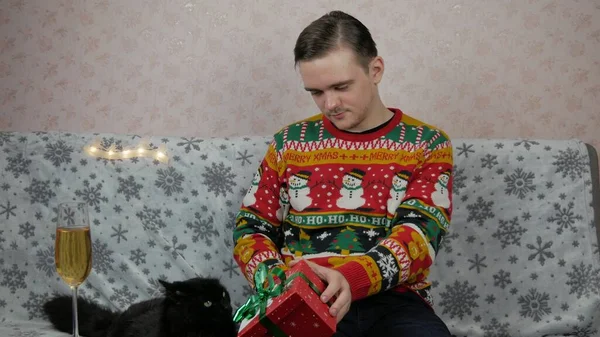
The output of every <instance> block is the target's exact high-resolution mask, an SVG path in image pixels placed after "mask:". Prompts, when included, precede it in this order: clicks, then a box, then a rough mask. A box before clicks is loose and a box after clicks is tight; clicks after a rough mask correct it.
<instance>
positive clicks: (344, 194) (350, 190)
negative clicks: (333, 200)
mask: <svg viewBox="0 0 600 337" xmlns="http://www.w3.org/2000/svg"><path fill="white" fill-rule="evenodd" d="M364 175H365V172H364V171H362V170H359V169H353V170H352V171H350V172H347V173H346V174H344V178H343V179H342V188H341V189H340V194H341V197H340V198H339V199H338V200H337V206H338V207H339V208H344V209H357V208H359V207H361V206H362V205H364V204H365V201H366V200H365V198H363V193H364V189H363V187H362V182H363V177H364Z"/></svg>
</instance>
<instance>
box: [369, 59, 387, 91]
mask: <svg viewBox="0 0 600 337" xmlns="http://www.w3.org/2000/svg"><path fill="white" fill-rule="evenodd" d="M384 70H385V64H384V63H383V58H382V57H381V56H375V57H374V58H373V59H372V60H371V62H369V75H370V76H371V78H372V80H373V84H375V85H377V84H379V82H381V79H382V78H383V72H384Z"/></svg>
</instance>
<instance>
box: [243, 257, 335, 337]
mask: <svg viewBox="0 0 600 337" xmlns="http://www.w3.org/2000/svg"><path fill="white" fill-rule="evenodd" d="M297 273H301V274H303V275H304V276H305V277H306V279H308V281H310V282H311V283H312V284H313V285H314V286H315V287H316V288H317V289H318V290H319V292H320V293H322V292H323V291H324V290H325V284H324V283H323V281H322V280H321V279H320V278H319V277H318V276H317V275H316V274H315V273H314V272H313V271H312V269H310V267H309V266H308V264H307V263H306V262H304V261H303V260H300V261H299V262H298V263H297V264H295V265H294V267H293V268H291V269H289V270H287V271H286V272H285V275H286V279H287V281H286V286H285V288H284V290H283V293H282V294H281V295H279V296H277V297H274V298H270V299H268V301H267V308H266V313H265V316H266V317H267V318H268V319H269V320H270V321H271V322H272V323H273V324H274V325H276V326H277V327H278V328H279V329H280V330H281V331H282V332H283V333H284V334H285V335H286V336H289V337H306V336H314V337H331V336H332V335H333V334H334V333H335V330H336V324H337V323H336V319H335V317H333V316H331V315H330V314H329V306H328V305H327V304H326V303H323V302H322V301H321V299H320V298H319V294H318V293H317V292H315V290H313V289H312V288H311V286H310V285H309V283H308V282H307V281H306V280H305V279H304V278H302V277H298V276H300V275H295V274H297ZM267 325H268V324H267ZM266 336H269V337H273V336H274V335H273V334H272V333H271V332H269V330H268V329H267V327H265V326H264V325H263V324H262V323H261V322H260V320H259V313H258V310H257V314H256V315H254V316H253V317H252V318H250V319H244V320H243V321H242V322H241V325H240V330H239V332H238V337H266Z"/></svg>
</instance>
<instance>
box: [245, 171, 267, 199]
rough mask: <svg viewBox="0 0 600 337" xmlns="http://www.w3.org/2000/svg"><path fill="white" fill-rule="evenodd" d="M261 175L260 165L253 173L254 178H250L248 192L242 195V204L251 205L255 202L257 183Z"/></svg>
mask: <svg viewBox="0 0 600 337" xmlns="http://www.w3.org/2000/svg"><path fill="white" fill-rule="evenodd" d="M261 176H262V167H259V168H258V170H257V171H256V173H254V178H253V179H252V185H251V186H250V189H248V192H247V193H246V195H245V196H244V199H243V200H242V204H243V205H244V206H246V207H247V206H252V205H254V204H255V203H256V192H258V184H259V183H260V178H261Z"/></svg>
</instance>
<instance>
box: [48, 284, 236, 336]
mask: <svg viewBox="0 0 600 337" xmlns="http://www.w3.org/2000/svg"><path fill="white" fill-rule="evenodd" d="M159 282H160V283H161V284H162V285H163V287H164V288H165V293H166V295H165V296H164V297H161V298H154V299H150V300H146V301H142V302H139V303H136V304H132V305H131V306H130V307H129V308H128V309H127V310H126V311H124V312H122V313H119V312H114V311H111V310H109V309H107V308H105V307H102V306H100V305H98V304H96V303H93V302H91V301H88V300H85V299H83V298H78V301H77V306H78V307H77V311H78V314H79V315H78V318H79V333H80V334H81V335H83V336H86V337H130V336H131V337H133V336H136V337H139V336H147V337H175V336H178V337H217V336H219V337H234V336H237V326H236V324H235V323H234V322H233V312H232V308H231V300H230V298H229V292H228V291H227V289H226V288H225V287H224V286H223V285H222V284H221V283H220V282H219V281H218V280H216V279H212V278H192V279H189V280H186V281H179V282H173V283H169V282H166V281H162V280H160V281H159ZM71 301H72V300H71V297H70V296H57V297H55V298H53V299H51V300H49V301H47V302H46V303H44V306H43V309H44V312H45V313H46V315H47V316H48V318H49V320H50V322H51V323H52V325H53V326H54V327H55V328H56V329H57V330H60V331H63V332H67V333H72V330H73V328H72V318H71V314H72V302H71Z"/></svg>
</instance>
